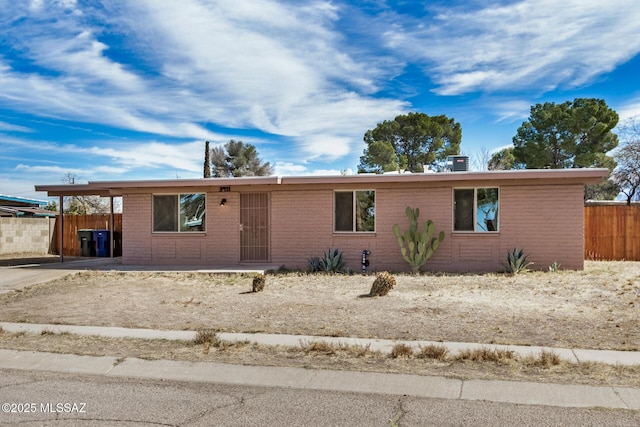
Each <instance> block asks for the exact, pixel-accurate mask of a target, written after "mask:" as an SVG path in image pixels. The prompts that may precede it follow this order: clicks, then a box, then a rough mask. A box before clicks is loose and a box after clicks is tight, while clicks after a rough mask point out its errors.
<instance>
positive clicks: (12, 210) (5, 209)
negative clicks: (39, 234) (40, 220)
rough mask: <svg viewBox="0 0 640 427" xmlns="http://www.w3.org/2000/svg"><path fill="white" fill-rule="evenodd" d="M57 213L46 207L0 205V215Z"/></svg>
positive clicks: (52, 214)
mask: <svg viewBox="0 0 640 427" xmlns="http://www.w3.org/2000/svg"><path fill="white" fill-rule="evenodd" d="M56 215H57V213H56V212H53V211H48V210H46V209H40V208H34V207H20V206H0V216H11V217H20V216H26V217H34V216H38V217H39V216H56Z"/></svg>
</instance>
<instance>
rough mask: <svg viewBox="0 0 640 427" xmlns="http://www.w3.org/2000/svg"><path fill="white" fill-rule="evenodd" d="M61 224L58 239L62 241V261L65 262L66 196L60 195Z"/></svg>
mask: <svg viewBox="0 0 640 427" xmlns="http://www.w3.org/2000/svg"><path fill="white" fill-rule="evenodd" d="M59 197H60V215H58V216H59V217H60V226H59V227H58V232H59V233H60V236H58V241H59V242H60V262H64V237H63V236H64V196H62V195H60V196H59Z"/></svg>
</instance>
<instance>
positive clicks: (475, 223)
mask: <svg viewBox="0 0 640 427" xmlns="http://www.w3.org/2000/svg"><path fill="white" fill-rule="evenodd" d="M486 188H488V189H494V188H495V189H496V190H497V192H498V211H497V213H496V223H497V227H496V230H493V231H487V230H478V218H477V214H478V190H480V189H486ZM456 190H473V212H472V214H473V230H456ZM451 201H452V203H451V205H452V209H451V215H452V221H451V224H452V228H453V232H454V233H474V234H482V235H485V234H499V233H500V222H501V221H500V187H498V186H482V187H456V188H453V189H452V191H451Z"/></svg>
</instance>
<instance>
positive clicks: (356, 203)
mask: <svg viewBox="0 0 640 427" xmlns="http://www.w3.org/2000/svg"><path fill="white" fill-rule="evenodd" d="M334 219H335V222H334V224H335V225H334V230H335V231H351V232H373V231H376V227H375V225H376V224H375V223H376V192H375V191H373V190H367V191H336V192H335V217H334Z"/></svg>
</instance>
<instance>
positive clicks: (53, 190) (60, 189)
mask: <svg viewBox="0 0 640 427" xmlns="http://www.w3.org/2000/svg"><path fill="white" fill-rule="evenodd" d="M35 190H36V191H44V192H46V193H47V196H48V197H58V198H59V206H60V213H59V216H58V217H59V218H60V226H59V227H60V228H59V230H60V232H59V233H58V242H59V244H60V262H64V233H63V232H62V230H64V198H65V197H70V196H99V197H104V198H108V199H109V236H110V237H109V239H110V242H109V257H110V258H113V252H114V246H115V245H114V238H115V236H114V228H115V227H114V221H113V215H114V211H113V198H114V197H120V196H122V194H120V193H119V192H118V191H117V190H115V189H112V188H100V187H96V186H93V185H91V184H63V185H36V186H35Z"/></svg>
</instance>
